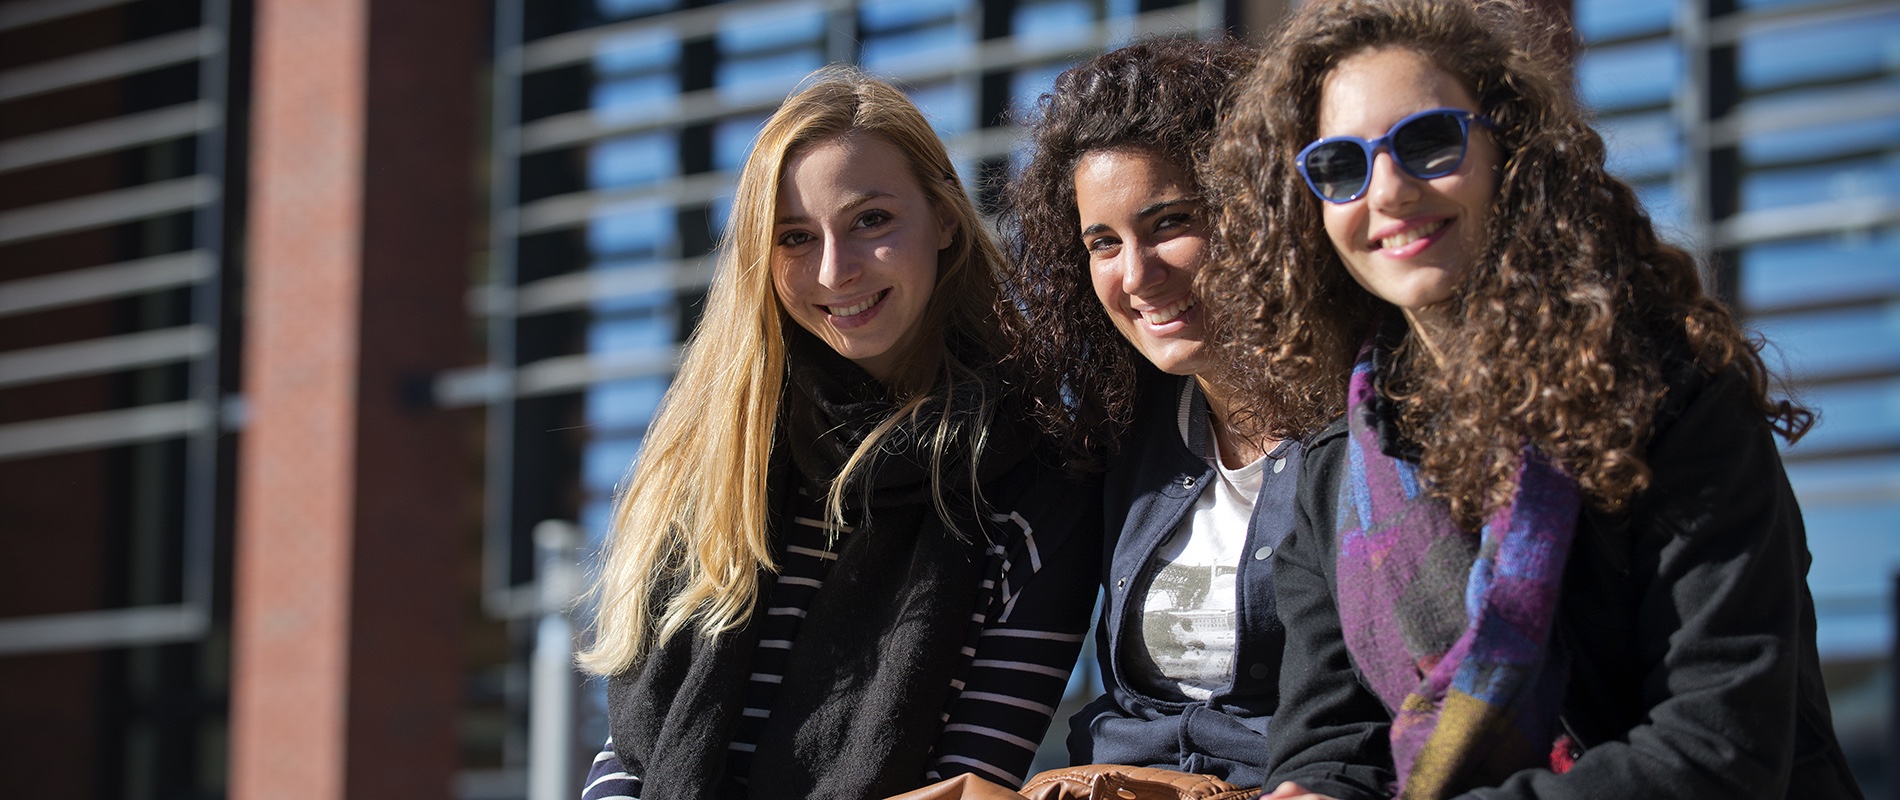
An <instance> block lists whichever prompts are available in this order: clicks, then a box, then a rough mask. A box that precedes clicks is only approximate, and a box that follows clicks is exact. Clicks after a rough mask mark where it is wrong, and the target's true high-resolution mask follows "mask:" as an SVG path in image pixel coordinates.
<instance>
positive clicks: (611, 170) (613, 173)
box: [587, 131, 679, 189]
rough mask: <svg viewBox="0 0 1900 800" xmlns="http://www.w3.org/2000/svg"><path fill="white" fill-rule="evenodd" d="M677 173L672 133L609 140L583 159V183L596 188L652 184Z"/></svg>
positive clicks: (675, 150)
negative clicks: (585, 174) (585, 169)
mask: <svg viewBox="0 0 1900 800" xmlns="http://www.w3.org/2000/svg"><path fill="white" fill-rule="evenodd" d="M678 172H679V138H678V137H677V136H675V135H674V134H673V132H672V131H660V132H654V133H646V134H640V135H638V136H625V137H621V138H618V139H610V140H608V141H605V142H601V143H600V144H597V145H595V146H594V147H593V149H592V150H591V151H590V152H589V153H588V158H587V180H588V183H589V184H590V185H591V186H593V187H594V188H596V189H611V188H615V187H620V186H636V185H639V184H644V183H653V182H655V181H658V180H660V179H661V178H667V177H671V176H673V175H675V174H677V173H678Z"/></svg>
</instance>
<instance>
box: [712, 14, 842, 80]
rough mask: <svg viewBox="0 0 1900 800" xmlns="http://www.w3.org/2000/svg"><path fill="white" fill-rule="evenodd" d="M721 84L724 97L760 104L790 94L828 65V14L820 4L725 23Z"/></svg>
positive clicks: (736, 17)
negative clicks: (826, 30)
mask: <svg viewBox="0 0 1900 800" xmlns="http://www.w3.org/2000/svg"><path fill="white" fill-rule="evenodd" d="M718 44H719V66H718V68H717V71H716V80H717V81H718V84H719V94H720V96H721V97H724V98H727V99H728V100H734V101H745V100H756V99H764V98H769V97H773V96H776V95H783V94H785V93H786V92H789V91H790V90H791V89H792V88H793V87H794V86H797V85H798V82H799V81H800V80H802V79H803V78H804V77H805V75H806V74H808V73H810V72H811V71H812V70H815V69H817V68H819V67H822V66H824V65H825V10H824V7H823V6H820V5H817V4H814V3H790V4H786V5H781V6H763V7H759V8H756V9H750V10H747V11H745V12H743V13H734V14H732V15H730V16H728V17H726V19H725V20H724V21H723V22H721V23H720V26H719V34H718Z"/></svg>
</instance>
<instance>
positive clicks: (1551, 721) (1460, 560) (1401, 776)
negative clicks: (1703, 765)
mask: <svg viewBox="0 0 1900 800" xmlns="http://www.w3.org/2000/svg"><path fill="white" fill-rule="evenodd" d="M1380 355H1381V352H1380V350H1379V348H1377V347H1375V345H1374V342H1373V340H1372V339H1369V340H1368V341H1367V343H1366V345H1365V346H1364V347H1363V348H1361V350H1360V354H1359V359H1358V362H1357V363H1356V364H1354V365H1353V371H1352V382H1351V387H1350V389H1349V390H1348V397H1347V411H1346V416H1347V424H1348V426H1349V428H1350V431H1351V441H1350V443H1349V445H1348V447H1347V450H1348V454H1349V459H1350V461H1349V464H1348V470H1349V471H1348V474H1347V476H1346V479H1345V480H1344V481H1343V482H1342V485H1341V486H1340V489H1339V492H1340V496H1339V519H1338V520H1337V530H1338V537H1339V538H1338V542H1339V556H1338V558H1339V561H1338V568H1339V574H1338V591H1337V594H1338V598H1339V617H1340V623H1341V627H1342V629H1343V631H1344V634H1345V639H1346V645H1347V648H1348V649H1349V650H1350V652H1351V653H1352V658H1353V662H1354V663H1355V664H1356V665H1357V666H1358V667H1359V669H1360V671H1361V673H1363V674H1364V675H1365V676H1366V679H1367V681H1368V682H1369V683H1370V684H1371V685H1372V687H1373V689H1374V691H1376V692H1377V693H1378V695H1379V698H1380V699H1381V700H1382V701H1384V703H1385V705H1386V708H1387V709H1388V710H1389V711H1390V712H1391V713H1392V715H1393V721H1392V729H1391V738H1392V759H1393V765H1394V767H1395V768H1396V770H1397V773H1398V787H1397V788H1398V796H1399V797H1403V798H1441V797H1449V796H1451V795H1454V794H1458V793H1460V792H1462V791H1464V790H1466V789H1469V788H1473V787H1478V786H1490V785H1496V784H1497V783H1499V782H1502V781H1503V780H1504V778H1506V777H1508V776H1509V775H1510V774H1511V773H1513V772H1516V771H1518V770H1520V769H1525V768H1529V767H1545V768H1548V767H1550V766H1551V762H1550V760H1549V759H1550V756H1549V754H1550V753H1551V746H1552V742H1553V741H1554V740H1555V739H1556V734H1557V728H1558V720H1557V715H1558V712H1559V711H1560V709H1561V704H1562V700H1563V688H1564V683H1565V678H1566V672H1567V669H1566V666H1567V663H1566V660H1565V658H1564V657H1563V655H1562V654H1561V652H1559V651H1560V648H1559V647H1558V645H1557V642H1556V641H1555V639H1554V638H1553V637H1552V635H1551V631H1552V627H1553V621H1554V619H1555V617H1556V611H1557V597H1558V594H1559V590H1560V589H1561V587H1562V584H1563V574H1564V562H1565V560H1566V558H1567V557H1568V555H1569V553H1570V540H1571V535H1572V533H1573V532H1574V531H1575V528H1576V523H1577V513H1578V510H1579V508H1580V506H1581V497H1580V495H1579V493H1578V490H1577V486H1576V483H1575V482H1574V481H1572V480H1571V479H1570V478H1569V477H1567V476H1566V475H1564V474H1563V473H1562V472H1561V471H1560V470H1559V469H1557V468H1555V467H1553V466H1552V465H1550V464H1549V463H1548V462H1547V461H1545V460H1544V458H1543V457H1542V456H1541V455H1540V454H1539V453H1537V452H1536V451H1535V450H1534V449H1532V448H1530V447H1525V448H1524V451H1523V455H1522V457H1521V458H1520V459H1519V465H1518V473H1517V490H1516V494H1515V495H1514V496H1513V497H1512V498H1511V501H1510V503H1508V504H1507V505H1505V506H1504V507H1502V508H1499V509H1497V510H1496V511H1494V512H1493V513H1492V514H1491V516H1490V518H1489V519H1488V520H1486V522H1485V524H1484V529H1483V531H1482V532H1481V534H1480V536H1478V537H1476V538H1475V540H1474V537H1473V536H1472V535H1471V534H1470V533H1467V532H1466V531H1464V530H1462V529H1460V528H1459V526H1458V524H1457V523H1456V522H1454V521H1453V520H1452V518H1451V514H1450V511H1449V509H1447V508H1446V507H1445V505H1444V503H1442V502H1441V501H1438V500H1435V499H1433V498H1431V497H1430V496H1429V495H1427V494H1426V493H1425V487H1424V485H1423V482H1422V478H1421V476H1420V475H1419V473H1418V466H1417V465H1416V464H1414V463H1412V462H1411V461H1409V460H1407V459H1404V458H1399V457H1395V456H1392V455H1389V454H1388V453H1387V452H1386V449H1385V448H1384V447H1382V446H1381V441H1382V439H1383V438H1385V437H1382V436H1381V428H1382V427H1383V426H1384V425H1386V424H1387V423H1386V419H1388V417H1386V416H1385V415H1382V414H1381V413H1380V408H1379V406H1380V405H1381V401H1380V399H1379V396H1378V388H1377V386H1376V385H1375V378H1376V376H1377V374H1378V373H1379V372H1380V370H1379V363H1378V362H1379V360H1380V358H1379V356H1380Z"/></svg>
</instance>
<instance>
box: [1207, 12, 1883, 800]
mask: <svg viewBox="0 0 1900 800" xmlns="http://www.w3.org/2000/svg"><path fill="white" fill-rule="evenodd" d="M1566 36H1567V32H1563V31H1561V30H1560V29H1559V28H1556V27H1555V26H1553V25H1552V24H1551V23H1549V22H1547V21H1545V20H1543V19H1542V18H1541V17H1540V16H1539V15H1538V14H1537V13H1536V12H1535V11H1534V10H1532V9H1530V8H1528V7H1526V6H1525V5H1522V4H1521V3H1520V2H1518V0H1477V1H1476V2H1474V1H1473V0H1320V2H1315V3H1313V4H1311V5H1308V6H1306V7H1304V8H1302V9H1301V11H1300V12H1299V14H1298V16H1297V17H1296V19H1295V20H1294V21H1293V22H1292V24H1291V25H1290V26H1289V28H1288V29H1286V30H1285V31H1283V32H1282V33H1281V35H1280V36H1279V37H1278V38H1277V40H1276V41H1275V43H1274V46H1273V47H1272V48H1271V50H1270V51H1269V53H1268V54H1267V55H1266V56H1265V57H1264V58H1263V60H1262V61H1261V69H1260V70H1259V71H1258V72H1256V73H1254V74H1253V75H1252V76H1251V77H1250V78H1249V80H1248V81H1247V82H1246V83H1245V84H1244V85H1243V86H1242V87H1240V88H1239V89H1238V90H1237V92H1236V100H1235V105H1234V110H1233V112H1232V116H1231V117H1230V118H1229V119H1228V120H1227V121H1226V123H1225V126H1224V127H1223V128H1222V132H1221V138H1220V140H1219V143H1218V144H1217V145H1216V147H1215V149H1214V153H1213V155H1212V157H1211V159H1210V174H1211V175H1217V176H1219V177H1218V178H1217V179H1216V180H1215V182H1216V183H1217V184H1218V186H1219V188H1220V193H1221V197H1222V199H1223V200H1224V201H1225V203H1226V205H1225V206H1224V208H1225V209H1226V213H1225V216H1224V217H1223V218H1222V220H1221V223H1220V241H1221V243H1222V250H1221V252H1220V254H1219V256H1218V257H1217V259H1216V261H1214V262H1211V263H1210V264H1209V266H1208V268H1207V269H1206V270H1205V271H1204V273H1203V276H1202V279H1203V289H1204V291H1205V294H1204V296H1205V297H1207V298H1209V299H1210V301H1214V302H1218V303H1219V304H1221V305H1222V306H1223V307H1224V308H1225V309H1227V310H1229V311H1231V312H1232V313H1233V314H1234V315H1235V316H1236V317H1237V318H1239V321H1238V322H1237V324H1236V325H1235V328H1236V330H1238V331H1239V334H1238V336H1239V338H1240V339H1241V340H1242V341H1243V342H1245V343H1247V344H1249V345H1251V346H1252V347H1253V348H1254V349H1255V351H1256V353H1257V355H1258V360H1259V362H1260V364H1261V365H1262V366H1261V368H1260V370H1259V371H1258V372H1257V373H1256V374H1258V375H1260V376H1264V377H1263V378H1262V380H1264V381H1272V382H1278V383H1281V384H1283V385H1284V386H1286V387H1288V388H1285V389H1282V390H1281V391H1285V392H1287V393H1289V394H1293V395H1302V394H1304V395H1307V396H1315V397H1323V398H1331V402H1333V403H1335V404H1336V405H1337V407H1339V408H1340V409H1341V410H1343V412H1344V418H1343V419H1342V420H1340V421H1339V422H1337V423H1335V424H1334V425H1332V426H1329V427H1328V428H1327V429H1326V430H1325V431H1323V432H1321V433H1320V434H1319V435H1318V436H1317V437H1316V438H1315V439H1314V441H1313V442H1312V443H1311V447H1310V449H1309V451H1308V454H1307V459H1306V464H1305V467H1306V469H1305V472H1304V473H1303V474H1302V475H1301V476H1300V484H1301V489H1300V497H1299V501H1298V510H1299V512H1298V517H1299V519H1298V525H1297V527H1296V528H1295V530H1294V533H1293V535H1292V536H1291V538H1290V539H1289V540H1288V541H1287V542H1286V545H1285V546H1284V547H1282V548H1281V551H1280V555H1281V560H1282V563H1281V564H1280V565H1279V567H1278V570H1277V573H1278V574H1277V579H1276V585H1277V589H1278V591H1279V609H1280V614H1281V618H1282V619H1283V620H1285V622H1286V625H1287V644H1286V661H1285V663H1284V664H1283V666H1282V681H1281V686H1280V692H1281V697H1282V698H1284V699H1285V702H1284V703H1283V704H1282V705H1281V708H1280V711H1279V713H1278V714H1276V715H1275V717H1274V724H1273V727H1272V728H1271V729H1270V731H1269V735H1268V741H1269V745H1270V747H1269V750H1270V752H1271V753H1272V757H1273V772H1272V775H1271V778H1270V780H1271V781H1272V782H1273V783H1274V784H1278V788H1277V789H1276V791H1275V792H1274V793H1273V794H1272V795H1270V797H1272V798H1276V799H1280V798H1291V797H1299V796H1309V797H1332V798H1385V797H1391V796H1393V795H1394V793H1395V792H1396V794H1397V795H1398V796H1401V797H1406V798H1440V797H1452V796H1457V797H1473V798H1477V797H1483V798H1507V797H1508V798H1582V797H1617V798H1642V797H1658V798H1663V797H1667V798H1751V797H1752V798H1780V797H1829V798H1836V797H1849V798H1852V797H1858V796H1859V791H1858V790H1857V789H1856V788H1855V785H1854V782H1853V778H1852V777H1851V775H1850V774H1849V772H1848V769H1847V766H1846V764H1845V761H1844V760H1843V757H1842V754H1841V751H1840V748H1839V745H1838V744H1837V743H1836V741H1835V739H1834V733H1833V726H1832V724H1831V723H1830V719H1829V711H1828V706H1827V700H1826V696H1825V693H1824V691H1823V688H1822V684H1821V674H1820V665H1819V661H1818V658H1817V656H1816V654H1815V645H1814V624H1815V623H1814V604H1813V600H1812V598H1811V597H1810V595H1809V593H1808V590H1807V585H1806V582H1805V574H1806V571H1807V566H1808V560H1809V559H1808V552H1807V545H1806V538H1805V534H1804V532H1803V528H1802V523H1801V514H1800V510H1799V509H1798V508H1797V507H1796V504H1795V499H1794V495H1793V493H1792V491H1791V490H1790V489H1789V486H1788V482H1787V478H1786V476H1785V474H1784V472H1783V470H1782V466H1781V462H1780V457H1779V455H1778V454H1777V451H1776V448H1775V444H1774V440H1773V434H1776V433H1779V434H1781V435H1782V436H1783V437H1784V438H1786V439H1788V440H1790V441H1792V440H1793V439H1795V438H1798V437H1799V436H1800V435H1801V433H1803V432H1804V431H1805V430H1806V429H1807V427H1808V426H1809V425H1810V424H1811V423H1812V420H1813V416H1812V414H1810V413H1809V412H1808V411H1807V410H1805V409H1803V408H1800V407H1798V406H1796V405H1793V404H1791V403H1789V402H1787V401H1785V400H1776V399H1773V398H1772V397H1771V396H1770V393H1769V388H1768V376H1767V371H1766V369H1765V368H1764V366H1763V364H1762V360H1761V358H1760V356H1759V355H1758V353H1757V347H1756V345H1754V344H1752V343H1751V342H1750V341H1749V340H1748V339H1747V338H1745V337H1744V335H1743V333H1742V331H1741V330H1740V328H1739V327H1738V326H1737V325H1736V323H1735V321H1734V320H1733V319H1732V318H1731V317H1730V316H1729V314H1728V312H1727V311H1726V310H1725V309H1724V308H1723V307H1722V305H1721V304H1719V303H1718V302H1717V301H1715V300H1713V299H1711V298H1709V297H1708V296H1706V295H1705V294H1703V292H1702V289H1701V287H1700V284H1699V282H1698V279H1697V273H1696V265H1695V262H1694V260H1693V259H1692V258H1691V257H1690V256H1689V255H1688V254H1687V253H1685V252H1684V251H1682V250H1681V249H1679V248H1676V247H1674V246H1671V245H1668V244H1666V243H1664V242H1662V241H1661V240H1660V239H1658V237H1657V235H1656V233H1655V230H1654V228H1653V226H1652V225H1651V223H1650V221H1649V219H1648V217H1647V216H1646V215H1645V214H1644V213H1643V211H1642V209H1641V207H1640V206H1639V204H1638V203H1637V200H1636V198H1635V196H1634V195H1633V194H1632V192H1631V191H1630V189H1629V187H1628V186H1626V185H1624V184H1623V183H1622V182H1620V181H1618V180H1617V179H1615V178H1613V177H1610V176H1609V175H1608V174H1607V173H1606V172H1605V169H1604V148H1603V141H1602V139H1601V138H1600V137H1599V136H1598V135H1597V133H1596V132H1595V131H1593V130H1592V129H1591V128H1590V126H1589V123H1588V119H1587V116H1586V113H1585V111H1584V110H1583V109H1582V108H1581V107H1580V106H1579V104H1578V102H1577V100H1576V98H1575V96H1574V95H1573V93H1572V91H1571V89H1570V82H1569V80H1568V73H1567V68H1566V66H1565V64H1564V63H1563V60H1562V57H1561V55H1560V54H1559V53H1556V52H1554V48H1555V46H1556V45H1558V44H1559V43H1560V42H1562V41H1564V40H1565V38H1566Z"/></svg>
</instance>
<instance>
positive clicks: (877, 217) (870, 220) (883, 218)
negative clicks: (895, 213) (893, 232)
mask: <svg viewBox="0 0 1900 800" xmlns="http://www.w3.org/2000/svg"><path fill="white" fill-rule="evenodd" d="M890 220H891V215H889V214H886V213H884V212H882V211H867V212H865V213H864V214H863V216H860V217H858V227H860V228H875V227H877V226H879V225H882V224H884V223H886V222H889V221H890Z"/></svg>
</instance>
